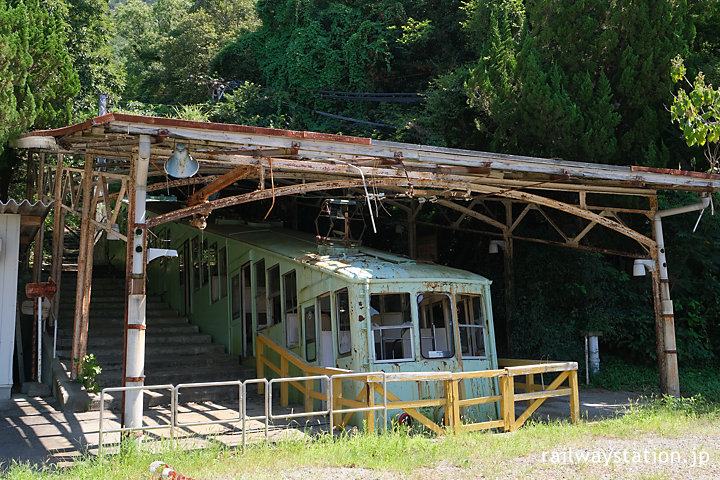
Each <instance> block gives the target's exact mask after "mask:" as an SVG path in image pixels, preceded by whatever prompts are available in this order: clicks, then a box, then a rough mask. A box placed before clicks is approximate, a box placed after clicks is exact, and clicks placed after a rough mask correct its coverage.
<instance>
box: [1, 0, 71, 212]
mask: <svg viewBox="0 0 720 480" xmlns="http://www.w3.org/2000/svg"><path fill="white" fill-rule="evenodd" d="M62 15H63V5H62V4H61V3H59V2H54V1H48V2H43V3H42V4H41V3H40V2H39V1H38V0H27V2H23V1H22V0H15V1H6V0H0V179H1V180H0V198H3V199H4V198H6V197H7V193H8V188H9V184H10V181H11V179H12V172H13V169H14V168H16V167H17V165H18V162H19V160H18V158H17V157H16V156H15V155H14V154H12V152H9V151H7V149H6V145H7V142H8V140H10V139H11V138H13V137H15V136H17V135H18V134H20V133H21V132H23V131H24V130H27V129H30V128H33V127H38V128H47V127H52V126H56V125H58V124H62V123H67V121H68V120H69V119H70V108H71V103H70V100H71V98H72V97H74V96H75V95H76V94H77V93H78V91H79V88H80V85H79V81H78V76H77V73H75V71H74V69H73V64H72V61H71V58H70V56H69V55H68V53H67V37H66V25H65V23H64V22H63V21H62Z"/></svg>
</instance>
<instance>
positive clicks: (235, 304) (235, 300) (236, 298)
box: [230, 274, 242, 319]
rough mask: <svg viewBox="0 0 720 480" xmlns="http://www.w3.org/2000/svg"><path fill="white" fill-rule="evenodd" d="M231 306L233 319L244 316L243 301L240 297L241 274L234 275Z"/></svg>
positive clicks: (231, 281)
mask: <svg viewBox="0 0 720 480" xmlns="http://www.w3.org/2000/svg"><path fill="white" fill-rule="evenodd" d="M230 290H231V294H230V305H231V308H232V318H233V319H236V318H239V317H240V315H241V314H242V300H241V296H240V274H237V275H234V276H233V277H232V279H231V280H230Z"/></svg>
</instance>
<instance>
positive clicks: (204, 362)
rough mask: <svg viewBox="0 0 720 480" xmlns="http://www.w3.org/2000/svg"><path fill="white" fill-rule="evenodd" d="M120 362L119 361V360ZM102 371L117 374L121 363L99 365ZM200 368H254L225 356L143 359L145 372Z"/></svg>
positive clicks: (120, 368) (159, 356)
mask: <svg viewBox="0 0 720 480" xmlns="http://www.w3.org/2000/svg"><path fill="white" fill-rule="evenodd" d="M119 360H121V359H119ZM99 365H100V367H101V368H102V370H103V373H110V372H119V371H121V370H122V363H120V362H117V363H105V364H102V363H99ZM202 367H213V368H215V369H217V370H220V369H222V370H223V371H224V370H225V369H228V371H231V370H232V369H234V368H238V367H240V368H243V369H246V370H248V371H250V370H252V371H253V372H254V371H255V369H254V368H252V367H248V366H247V365H241V364H240V363H239V359H238V357H236V356H234V355H227V354H224V353H222V354H205V355H180V356H172V355H164V354H158V353H153V354H150V355H146V357H145V370H146V371H148V372H149V371H157V370H160V369H169V370H172V371H175V372H182V371H184V370H186V369H191V368H202Z"/></svg>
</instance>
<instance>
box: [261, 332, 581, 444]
mask: <svg viewBox="0 0 720 480" xmlns="http://www.w3.org/2000/svg"><path fill="white" fill-rule="evenodd" d="M270 352H274V353H275V354H276V355H275V356H276V357H278V358H279V361H276V362H274V361H272V360H271V358H270V356H269V355H268V354H269V353H270ZM498 364H499V366H500V367H502V368H499V369H497V370H484V371H473V372H407V373H384V372H369V373H358V372H352V371H350V370H345V369H339V368H327V367H317V366H314V365H310V364H308V363H307V362H306V361H305V360H304V359H302V358H301V357H299V356H297V355H295V354H294V353H293V352H290V351H288V350H287V349H285V348H284V347H282V346H281V345H278V344H277V343H275V342H274V341H272V340H271V339H269V338H268V337H266V336H264V335H262V334H258V336H257V376H258V378H264V377H266V372H267V373H269V372H268V370H270V371H272V372H274V373H275V374H276V375H277V376H278V377H282V378H288V377H296V376H313V375H327V376H328V377H330V379H331V382H332V405H331V408H330V410H331V411H333V412H335V413H333V415H335V417H334V419H333V421H334V422H333V423H334V424H335V425H336V426H338V427H342V426H344V425H347V424H348V422H349V421H350V419H351V417H352V416H353V415H355V414H356V413H358V409H364V411H363V412H362V413H363V414H364V416H365V421H366V425H367V429H368V430H369V431H372V430H374V428H375V414H376V412H377V411H379V409H376V407H377V406H380V405H382V407H383V410H384V411H385V414H386V415H387V410H402V411H404V412H405V413H407V414H408V415H409V416H410V417H412V418H413V419H414V420H415V421H417V422H419V423H420V424H422V425H423V426H425V427H426V428H427V429H429V430H431V431H432V432H434V433H436V434H438V435H442V434H444V433H445V432H448V431H450V432H461V431H473V430H485V429H492V428H497V429H502V430H503V431H506V432H512V431H514V430H516V429H518V428H520V427H521V426H522V425H523V424H524V423H525V422H526V421H527V420H528V418H530V416H531V415H532V414H533V413H534V412H535V411H536V410H537V409H538V408H539V407H540V406H541V405H542V404H543V403H544V402H545V400H547V399H548V398H551V397H561V396H569V397H570V419H571V421H572V423H576V422H577V421H578V418H579V398H578V378H577V363H576V362H539V361H533V360H512V359H500V360H498ZM291 366H292V367H294V368H295V369H296V370H298V371H299V372H301V375H291V374H290V367H291ZM546 374H547V375H548V377H554V378H553V379H552V380H550V378H548V380H549V383H548V384H547V385H545V381H544V380H545V375H546ZM537 377H540V383H537V381H536V380H537ZM479 378H487V379H488V380H489V381H493V380H496V381H497V385H498V393H497V394H496V395H486V396H472V395H470V396H468V395H463V394H461V392H466V391H468V390H469V389H463V388H460V383H461V382H464V381H466V380H473V379H479ZM343 381H346V382H347V381H354V382H358V381H359V382H362V388H361V389H360V393H359V394H358V395H357V397H356V398H354V399H351V398H344V397H343V395H342V386H343ZM400 382H443V383H444V388H443V392H444V394H443V396H442V397H439V398H424V399H418V400H408V399H402V398H400V397H399V396H397V395H395V394H393V393H392V392H391V391H390V389H389V388H388V384H393V383H400ZM316 383H317V385H316ZM291 386H292V387H293V388H295V389H297V391H298V392H300V393H301V394H302V395H303V397H304V399H305V411H306V412H311V411H313V407H314V400H316V399H317V400H321V401H322V400H325V399H326V398H327V396H326V395H327V394H326V393H323V392H322V391H320V383H319V382H315V381H313V380H305V381H303V380H302V379H297V380H295V381H288V382H282V383H281V384H280V403H281V405H282V406H287V405H288V401H289V388H290V387H291ZM260 387H262V385H261V386H260ZM413 390H414V391H417V389H413ZM376 396H378V397H379V399H380V401H377V398H376ZM462 397H464V398H462ZM517 402H527V403H526V405H525V409H524V410H523V411H522V413H520V415H516V403H517ZM488 403H497V404H498V405H499V413H500V418H499V419H498V420H488V421H484V422H475V423H467V421H466V419H463V418H462V417H461V415H460V408H462V407H470V406H474V405H481V404H488ZM425 407H443V408H444V410H445V413H444V418H443V422H442V425H439V424H438V423H436V422H435V421H434V420H433V419H431V418H429V417H428V416H426V415H425V414H424V413H423V412H421V411H420V409H422V408H425ZM344 410H355V411H344Z"/></svg>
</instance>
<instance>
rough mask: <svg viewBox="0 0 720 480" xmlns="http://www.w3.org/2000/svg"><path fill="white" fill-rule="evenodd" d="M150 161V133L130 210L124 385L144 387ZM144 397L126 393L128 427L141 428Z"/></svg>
mask: <svg viewBox="0 0 720 480" xmlns="http://www.w3.org/2000/svg"><path fill="white" fill-rule="evenodd" d="M149 162H150V136H149V135H141V136H140V144H139V147H138V155H137V157H136V158H135V168H134V169H132V170H133V174H134V175H133V179H132V181H134V189H133V193H134V195H132V197H131V200H130V208H129V210H130V211H131V212H129V215H128V217H129V220H128V234H129V235H128V266H129V273H130V281H129V283H128V302H127V309H126V314H125V315H126V316H125V358H124V364H123V372H124V373H123V386H126V387H140V386H143V385H144V383H145V325H146V323H145V310H146V308H145V273H146V272H145V265H146V259H147V227H146V225H145V223H146V208H145V201H146V196H147V193H146V192H147V173H148V164H149ZM130 213H131V214H130ZM131 221H132V222H131ZM131 225H132V228H131ZM131 230H132V231H131ZM131 249H132V250H131ZM142 399H143V394H142V391H141V390H131V391H127V392H125V395H124V400H123V412H122V422H123V425H124V426H126V427H129V428H140V426H141V425H142V416H143V402H142Z"/></svg>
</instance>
